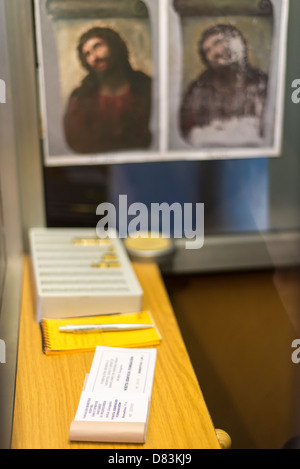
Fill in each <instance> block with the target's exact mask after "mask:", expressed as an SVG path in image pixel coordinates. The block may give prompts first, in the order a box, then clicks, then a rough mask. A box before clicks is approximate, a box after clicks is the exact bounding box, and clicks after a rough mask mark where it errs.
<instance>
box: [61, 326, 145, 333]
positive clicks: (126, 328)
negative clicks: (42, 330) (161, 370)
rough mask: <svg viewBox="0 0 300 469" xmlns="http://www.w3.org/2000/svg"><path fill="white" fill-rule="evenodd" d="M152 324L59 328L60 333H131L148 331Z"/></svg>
mask: <svg viewBox="0 0 300 469" xmlns="http://www.w3.org/2000/svg"><path fill="white" fill-rule="evenodd" d="M152 327H154V325H153V324H74V325H67V326H60V327H59V331H60V332H93V331H103V332H105V331H107V332H108V331H115V332H118V331H133V330H139V329H150V328H152Z"/></svg>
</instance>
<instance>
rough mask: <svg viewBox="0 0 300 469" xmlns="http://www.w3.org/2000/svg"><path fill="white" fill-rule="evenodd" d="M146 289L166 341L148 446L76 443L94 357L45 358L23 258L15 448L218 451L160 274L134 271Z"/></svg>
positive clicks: (139, 267)
mask: <svg viewBox="0 0 300 469" xmlns="http://www.w3.org/2000/svg"><path fill="white" fill-rule="evenodd" d="M134 268H135V271H136V274H137V276H138V278H139V281H140V283H141V286H142V288H143V290H144V304H143V308H144V309H149V310H150V311H151V312H152V315H153V317H154V320H155V322H156V325H157V327H158V329H159V331H160V333H161V335H162V343H161V344H160V345H159V346H158V347H157V350H158V354H157V363H156V370H155V378H154V385H153V392H152V399H151V408H150V418H149V425H148V432H147V439H146V443H145V444H143V445H129V444H107V443H106V444H104V443H103V444H98V443H97V444H94V443H91V444H87V443H70V442H69V440H68V435H69V426H70V423H71V421H72V419H73V418H74V416H75V413H76V410H77V406H78V403H79V398H80V394H81V391H82V386H83V382H84V377H85V374H86V373H88V372H89V369H90V367H91V364H92V360H93V356H94V353H91V352H81V353H74V354H71V355H59V356H46V355H44V354H43V353H42V343H41V333H40V327H39V325H38V324H37V323H36V320H35V305H34V299H33V296H32V279H31V275H30V270H29V262H28V259H27V258H26V259H25V269H24V285H23V296H22V305H21V322H20V338H19V356H18V367H17V382H16V396H15V412H14V423H13V434H12V448H13V449H18V448H25V449H32V448H39V449H46V448H58V449H61V448H106V449H108V448H109V449H115V448H124V449H130V448H143V449H144V448H149V449H150V448H152V449H197V448H220V445H219V443H218V439H217V437H216V433H215V429H214V426H213V424H212V421H211V418H210V415H209V412H208V410H207V407H206V404H205V401H204V398H203V395H202V393H201V390H200V387H199V384H198V381H197V379H196V376H195V373H194V370H193V368H192V365H191V362H190V359H189V357H188V354H187V351H186V348H185V344H184V342H183V339H182V336H181V333H180V331H179V328H178V325H177V322H176V319H175V316H174V313H173V310H172V306H171V304H170V301H169V298H168V296H167V294H166V290H165V287H164V284H163V282H162V279H161V276H160V272H159V269H158V268H157V266H156V265H154V264H135V265H134Z"/></svg>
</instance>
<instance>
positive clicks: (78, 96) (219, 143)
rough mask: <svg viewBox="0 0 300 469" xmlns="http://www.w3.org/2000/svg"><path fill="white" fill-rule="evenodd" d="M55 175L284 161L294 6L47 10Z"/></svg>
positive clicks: (137, 4)
mask: <svg viewBox="0 0 300 469" xmlns="http://www.w3.org/2000/svg"><path fill="white" fill-rule="evenodd" d="M35 21H36V40H37V51H38V73H39V92H40V114H41V120H42V126H41V127H42V129H43V130H42V142H43V154H44V163H45V165H46V166H60V165H91V164H113V163H127V162H150V161H176V160H203V159H226V158H249V157H260V156H263V157H266V156H270V157H271V156H279V155H280V151H281V139H282V124H283V107H284V86H285V83H284V77H285V58H286V41H287V21H288V0H36V2H35Z"/></svg>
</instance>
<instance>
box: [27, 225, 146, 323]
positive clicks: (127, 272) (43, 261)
mask: <svg viewBox="0 0 300 469" xmlns="http://www.w3.org/2000/svg"><path fill="white" fill-rule="evenodd" d="M30 250H31V260H32V267H33V274H34V280H35V282H34V283H35V290H36V301H37V304H36V309H37V313H36V314H37V321H38V322H40V321H41V320H42V319H44V318H66V317H81V316H94V315H101V314H107V313H114V312H120V313H127V312H136V311H140V310H141V309H142V298H143V291H142V288H141V286H140V284H139V282H138V280H137V278H136V275H135V273H134V271H133V269H132V266H131V263H130V261H129V257H128V255H127V252H126V250H125V248H124V246H123V244H122V242H121V240H120V239H119V238H118V237H117V233H116V232H114V231H111V230H110V231H109V237H108V238H106V239H104V237H102V238H99V237H97V235H96V230H95V229H75V228H33V229H31V230H30Z"/></svg>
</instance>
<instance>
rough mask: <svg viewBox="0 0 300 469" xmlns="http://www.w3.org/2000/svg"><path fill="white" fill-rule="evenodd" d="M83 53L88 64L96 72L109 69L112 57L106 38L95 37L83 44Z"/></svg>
mask: <svg viewBox="0 0 300 469" xmlns="http://www.w3.org/2000/svg"><path fill="white" fill-rule="evenodd" d="M82 54H83V56H84V58H85V60H86V63H87V64H88V66H89V67H90V68H91V69H92V70H94V71H95V72H104V71H106V70H107V69H108V67H109V64H110V59H111V54H110V49H109V47H108V44H107V42H106V41H104V39H101V38H98V37H93V38H91V39H88V40H87V41H86V43H85V44H84V45H83V46H82Z"/></svg>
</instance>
